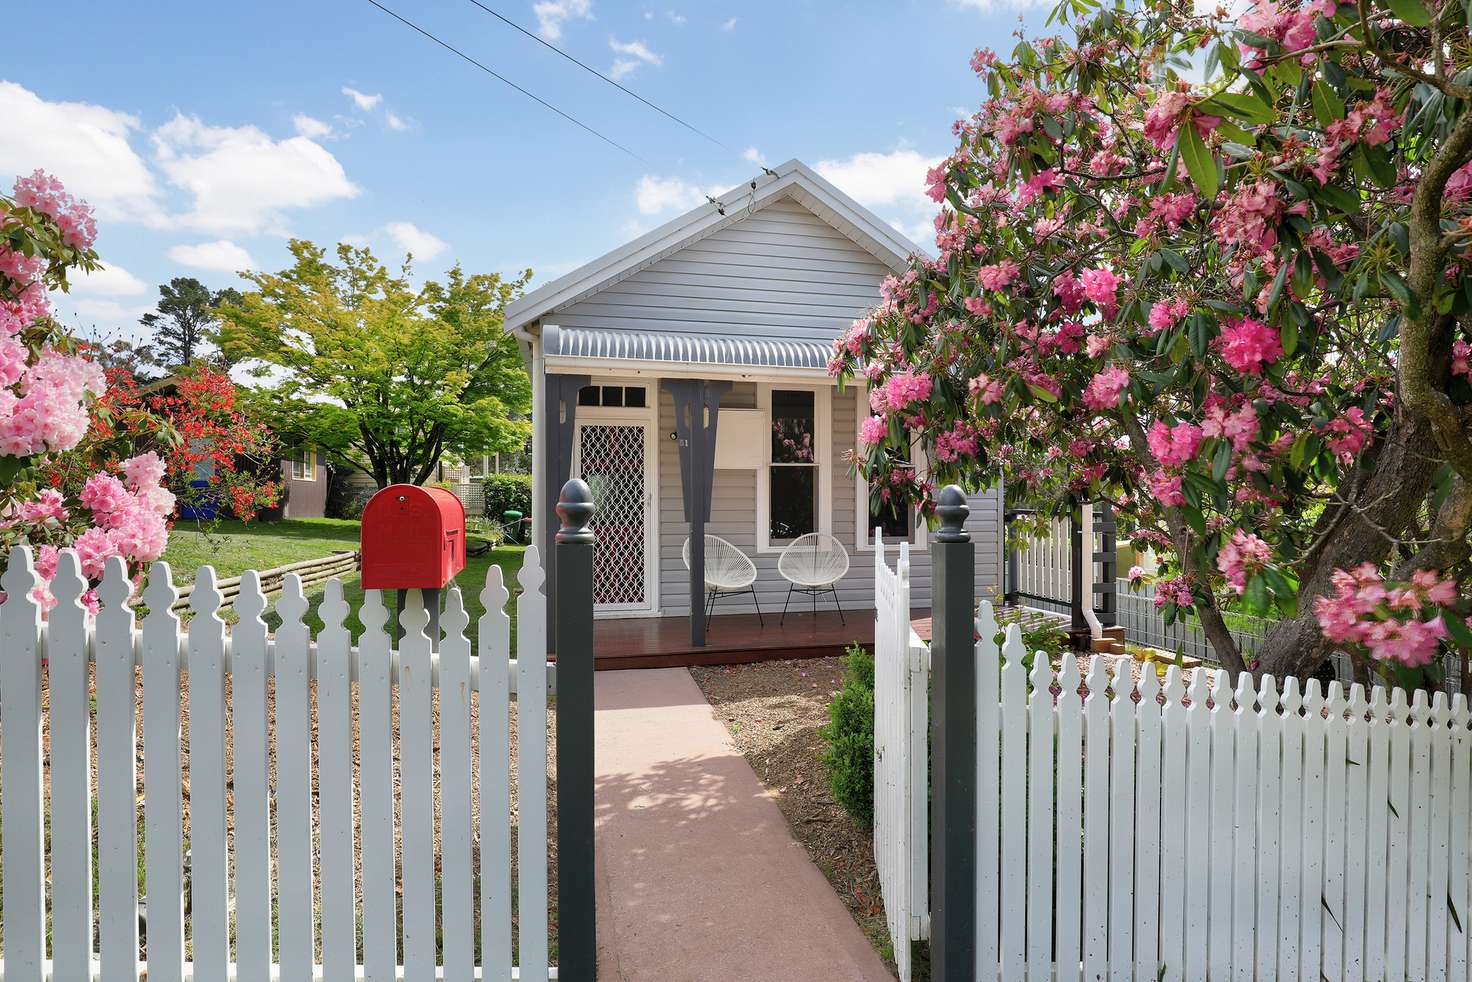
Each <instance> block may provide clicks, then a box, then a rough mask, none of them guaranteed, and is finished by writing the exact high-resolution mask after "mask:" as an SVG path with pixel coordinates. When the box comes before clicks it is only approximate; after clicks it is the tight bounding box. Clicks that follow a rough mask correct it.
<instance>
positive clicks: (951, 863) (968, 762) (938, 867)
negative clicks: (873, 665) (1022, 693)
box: [930, 484, 976, 982]
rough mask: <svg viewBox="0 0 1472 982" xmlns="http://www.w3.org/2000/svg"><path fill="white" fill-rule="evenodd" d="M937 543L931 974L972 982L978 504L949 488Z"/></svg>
mask: <svg viewBox="0 0 1472 982" xmlns="http://www.w3.org/2000/svg"><path fill="white" fill-rule="evenodd" d="M936 511H937V512H938V513H939V514H940V532H939V533H938V534H937V535H936V537H935V542H934V543H933V544H932V545H931V552H930V562H931V580H932V597H933V603H934V607H935V609H934V611H933V613H934V619H933V620H932V627H931V631H932V633H931V641H930V653H931V674H932V683H931V715H930V720H931V723H930V726H931V729H930V735H931V739H930V745H931V753H932V757H931V768H932V774H931V810H930V843H931V846H930V972H931V976H930V977H931V978H932V979H935V980H936V982H971V980H972V979H973V978H974V976H975V971H976V643H975V640H974V638H975V630H976V628H975V623H976V545H975V543H973V542H972V541H971V535H970V533H968V532H967V531H966V529H965V528H964V525H965V523H966V516H967V515H968V514H969V513H970V511H971V509H970V508H968V507H967V505H966V496H965V494H964V493H962V491H961V489H960V488H958V487H956V486H955V485H954V484H951V485H947V486H946V487H944V488H942V489H941V491H940V495H939V498H938V503H937V507H936Z"/></svg>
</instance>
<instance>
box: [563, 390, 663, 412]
mask: <svg viewBox="0 0 1472 982" xmlns="http://www.w3.org/2000/svg"><path fill="white" fill-rule="evenodd" d="M645 399H646V394H645V389H644V386H642V385H585V386H583V387H582V388H581V389H579V390H578V405H579V406H606V407H608V408H610V409H643V408H644V407H645V406H646V405H648V403H646V402H645Z"/></svg>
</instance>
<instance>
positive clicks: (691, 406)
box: [661, 378, 731, 647]
mask: <svg viewBox="0 0 1472 982" xmlns="http://www.w3.org/2000/svg"><path fill="white" fill-rule="evenodd" d="M661 384H663V386H664V387H665V389H667V390H668V391H669V393H670V397H671V398H673V399H674V401H675V438H676V440H678V441H679V446H680V492H681V497H682V499H683V502H684V506H685V521H687V522H689V523H690V643H691V644H693V645H697V646H702V647H703V646H704V645H705V523H706V522H708V521H710V492H711V484H712V482H713V481H714V480H715V469H716V420H717V417H718V416H719V415H720V411H721V397H722V396H724V395H725V394H726V393H727V392H729V391H730V389H731V383H730V382H713V381H710V380H709V379H687V378H680V379H668V378H667V379H664V380H663V381H662V383H661Z"/></svg>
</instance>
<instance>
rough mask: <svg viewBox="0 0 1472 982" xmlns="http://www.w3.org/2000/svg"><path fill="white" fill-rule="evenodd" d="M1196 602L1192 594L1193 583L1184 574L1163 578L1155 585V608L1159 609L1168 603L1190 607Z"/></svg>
mask: <svg viewBox="0 0 1472 982" xmlns="http://www.w3.org/2000/svg"><path fill="white" fill-rule="evenodd" d="M1195 603H1196V600H1195V598H1193V597H1192V596H1191V584H1190V583H1189V582H1187V581H1186V578H1185V577H1184V576H1177V577H1173V578H1172V579H1169V580H1162V581H1161V582H1160V583H1157V584H1156V585H1155V609H1156V610H1159V609H1160V608H1162V607H1164V606H1165V605H1166V604H1175V605H1176V606H1177V607H1190V606H1192V605H1194V604H1195Z"/></svg>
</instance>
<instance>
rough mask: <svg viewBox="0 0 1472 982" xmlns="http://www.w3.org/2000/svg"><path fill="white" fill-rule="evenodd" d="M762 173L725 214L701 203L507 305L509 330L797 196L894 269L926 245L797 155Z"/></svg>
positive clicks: (737, 191)
mask: <svg viewBox="0 0 1472 982" xmlns="http://www.w3.org/2000/svg"><path fill="white" fill-rule="evenodd" d="M774 173H775V175H776V176H772V175H770V174H766V173H763V174H762V175H761V176H759V177H757V178H756V179H754V180H752V181H750V182H748V183H747V184H741V185H737V186H736V187H735V188H733V189H731V190H730V191H728V192H726V193H725V194H723V195H721V196H720V198H719V199H718V200H719V201H721V202H722V204H723V207H724V210H725V214H724V215H722V214H721V213H720V211H719V210H717V208H716V207H715V206H714V205H712V204H709V203H707V204H704V205H700V206H699V207H697V208H694V209H692V210H690V211H688V212H686V213H685V214H683V215H681V216H680V217H679V218H676V219H674V220H673V221H670V222H667V223H665V224H664V225H661V226H660V227H659V228H657V229H655V230H654V231H652V232H647V233H645V234H644V235H641V236H639V237H638V238H637V239H635V240H633V241H632V242H629V243H627V244H625V245H622V246H620V247H619V248H617V249H615V250H613V251H612V252H610V253H607V254H606V255H604V256H601V257H599V258H598V259H595V260H593V261H592V262H590V263H586V264H585V265H583V266H581V267H579V268H578V269H575V270H573V271H572V272H571V273H568V274H567V275H565V276H561V277H558V278H557V279H555V280H553V281H551V282H550V283H547V284H545V285H543V286H541V287H538V288H537V289H535V290H533V291H532V292H531V293H528V294H527V295H526V296H524V297H521V298H520V299H518V300H516V301H514V302H512V303H511V304H510V305H508V306H507V308H506V323H505V327H506V330H508V331H513V330H516V329H518V328H523V327H526V326H527V325H528V324H531V323H533V322H535V321H537V320H539V319H540V318H542V317H544V316H546V315H547V314H549V313H552V312H553V311H556V310H560V309H562V308H564V307H567V306H569V305H571V304H575V303H578V302H579V301H581V300H585V299H587V298H588V297H590V296H592V295H593V294H595V293H597V292H599V291H600V290H603V289H605V288H607V287H609V286H611V285H613V284H614V283H617V282H619V281H620V280H623V279H626V278H627V277H629V276H632V275H633V274H634V273H637V272H638V271H639V270H641V269H645V268H647V267H649V266H650V265H652V264H653V263H656V262H658V261H659V260H661V259H664V258H665V257H666V256H669V255H670V254H671V253H674V252H677V251H678V250H680V249H683V248H684V247H686V246H688V245H690V244H691V243H693V242H697V241H699V240H700V239H703V238H705V237H706V236H708V235H710V234H712V233H714V232H718V231H720V230H721V229H723V228H727V227H729V226H731V225H734V224H736V223H737V222H739V221H741V220H742V219H743V218H745V217H746V216H747V215H749V214H751V213H752V212H755V211H759V210H760V209H762V208H763V207H765V206H766V205H768V204H771V203H772V202H775V201H780V200H783V199H785V198H791V199H792V200H794V201H796V202H797V203H798V204H800V205H802V206H803V207H804V208H807V209H808V210H809V211H811V212H812V213H813V214H814V215H816V216H818V217H819V218H821V219H822V220H823V221H824V222H826V223H827V224H828V225H830V226H832V227H833V228H834V229H836V230H837V231H838V232H840V233H841V234H843V235H844V236H845V237H846V238H848V239H850V240H851V241H853V242H854V243H855V244H856V245H858V246H859V247H860V248H861V249H863V250H864V251H865V252H867V253H869V254H870V255H871V256H873V257H874V258H875V259H877V260H878V261H879V262H881V263H883V264H884V265H885V266H886V267H888V268H889V269H891V270H893V271H894V272H896V273H898V272H902V271H903V270H904V269H905V267H906V266H907V265H908V263H909V260H910V257H911V256H913V255H917V254H923V250H922V249H921V248H920V247H919V246H917V245H915V243H913V242H911V241H910V240H909V239H908V238H906V237H905V236H904V235H902V234H900V233H899V232H898V231H896V230H895V229H894V228H893V227H892V226H890V225H889V223H887V222H885V221H883V220H882V219H880V218H879V217H878V216H876V215H875V214H874V213H873V212H871V211H869V209H867V208H865V207H864V206H863V205H861V204H859V203H858V202H857V201H855V200H854V199H853V198H850V197H849V196H848V195H846V194H844V193H843V192H842V191H840V190H838V188H836V187H834V186H833V185H832V184H830V183H829V182H828V181H827V180H825V179H824V178H822V177H821V176H819V175H818V173H817V172H816V171H814V170H813V169H812V168H810V167H808V166H807V165H806V164H804V163H802V162H801V161H798V160H789V161H787V162H786V163H785V164H780V165H778V166H777V167H776V168H774Z"/></svg>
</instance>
